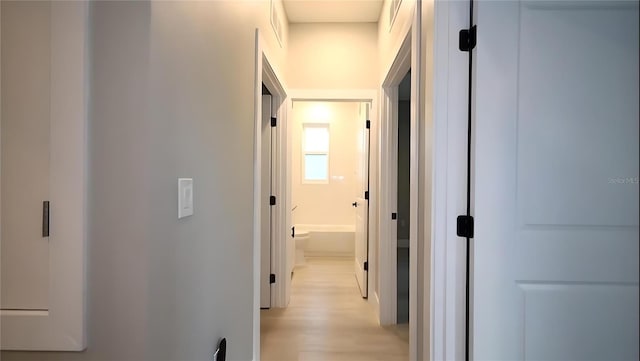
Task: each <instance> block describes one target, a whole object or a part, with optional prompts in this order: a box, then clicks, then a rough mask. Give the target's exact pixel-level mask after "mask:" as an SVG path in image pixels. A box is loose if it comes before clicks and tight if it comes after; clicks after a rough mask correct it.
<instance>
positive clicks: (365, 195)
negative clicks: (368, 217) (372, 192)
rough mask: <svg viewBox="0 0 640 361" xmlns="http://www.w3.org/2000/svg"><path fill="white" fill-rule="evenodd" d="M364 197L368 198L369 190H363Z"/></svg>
mask: <svg viewBox="0 0 640 361" xmlns="http://www.w3.org/2000/svg"><path fill="white" fill-rule="evenodd" d="M364 199H366V200H369V191H365V192H364Z"/></svg>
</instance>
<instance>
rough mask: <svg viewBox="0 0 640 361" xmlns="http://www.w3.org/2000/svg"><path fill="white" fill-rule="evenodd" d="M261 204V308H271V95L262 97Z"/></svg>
mask: <svg viewBox="0 0 640 361" xmlns="http://www.w3.org/2000/svg"><path fill="white" fill-rule="evenodd" d="M261 132H262V143H261V154H262V179H261V185H260V186H261V191H260V194H261V195H262V202H260V207H261V208H262V209H261V210H260V218H261V219H260V239H261V243H260V308H270V307H271V282H270V281H271V279H270V277H271V206H270V199H269V198H270V196H271V95H269V94H263V95H262V129H261Z"/></svg>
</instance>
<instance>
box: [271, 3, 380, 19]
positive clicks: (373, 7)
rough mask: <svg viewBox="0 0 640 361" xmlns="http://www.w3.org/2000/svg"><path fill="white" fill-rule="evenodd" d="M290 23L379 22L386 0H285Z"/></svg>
mask: <svg viewBox="0 0 640 361" xmlns="http://www.w3.org/2000/svg"><path fill="white" fill-rule="evenodd" d="M283 2H284V9H285V11H286V12H287V18H288V19H289V22H290V23H377V22H378V19H379V18H380V11H381V10H382V3H383V2H384V0H284V1H283Z"/></svg>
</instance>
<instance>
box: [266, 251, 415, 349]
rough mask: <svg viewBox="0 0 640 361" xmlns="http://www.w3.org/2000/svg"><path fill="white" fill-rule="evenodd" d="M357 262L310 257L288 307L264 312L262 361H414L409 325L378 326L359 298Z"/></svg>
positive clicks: (294, 285)
mask: <svg viewBox="0 0 640 361" xmlns="http://www.w3.org/2000/svg"><path fill="white" fill-rule="evenodd" d="M353 262H354V261H353V259H350V258H311V257H310V258H308V259H307V265H306V266H304V267H299V268H296V270H295V271H294V276H293V280H292V291H291V302H290V304H289V307H287V308H285V309H270V310H262V311H261V313H260V315H261V342H260V344H261V350H260V351H261V359H262V360H263V361H292V360H298V361H406V360H408V359H409V329H408V325H399V326H393V327H381V326H379V325H378V322H377V320H376V317H375V311H374V309H373V308H372V307H371V306H370V305H369V304H368V303H367V301H366V300H364V299H362V297H361V296H360V291H359V289H358V285H357V283H356V279H355V274H354V266H353Z"/></svg>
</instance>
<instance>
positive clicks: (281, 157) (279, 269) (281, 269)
mask: <svg viewBox="0 0 640 361" xmlns="http://www.w3.org/2000/svg"><path fill="white" fill-rule="evenodd" d="M255 42H256V43H255V51H256V52H255V84H254V152H253V156H254V168H253V172H254V179H253V194H254V198H253V267H254V268H253V360H256V361H259V360H260V273H261V268H260V257H261V254H260V248H261V247H260V246H261V241H260V221H261V214H260V200H261V199H263V197H262V194H261V180H262V164H261V162H262V157H261V156H262V154H261V152H262V147H261V145H262V144H261V143H262V136H261V127H262V83H264V84H265V85H266V86H267V88H269V90H270V91H271V93H272V94H271V95H272V99H273V106H272V112H273V116H276V117H277V118H278V126H277V127H276V134H277V137H278V140H276V146H275V150H276V158H275V159H274V164H273V166H274V172H273V173H274V177H273V178H272V190H273V192H274V195H275V196H276V198H277V199H278V201H277V202H276V205H275V206H273V207H271V211H272V212H273V213H272V214H273V215H274V217H272V218H273V220H272V222H273V223H272V224H274V225H276V227H274V229H272V236H273V239H272V245H271V246H272V250H273V251H272V256H271V264H272V265H273V266H274V267H275V268H274V273H275V274H276V278H279V279H283V278H284V279H288V280H290V278H289V277H287V274H288V272H287V269H288V268H289V265H288V263H287V258H286V249H287V240H288V238H289V237H287V236H286V235H287V234H288V232H287V229H288V226H287V225H288V224H290V223H291V219H290V218H291V216H290V214H289V213H290V212H288V211H287V210H288V209H290V204H291V200H290V199H288V196H287V194H288V192H287V190H286V188H285V187H286V183H284V182H281V181H280V179H282V178H283V177H286V176H287V174H288V172H289V170H288V169H287V168H288V167H286V164H288V162H287V158H286V157H287V152H286V151H283V148H284V147H286V142H284V141H283V139H286V134H287V133H288V129H287V125H286V124H287V121H286V119H287V111H286V104H288V102H287V101H286V99H287V93H286V91H285V89H286V88H285V86H284V84H283V83H282V82H281V81H280V79H282V78H281V77H279V76H278V75H277V74H278V72H277V71H276V69H274V67H273V63H272V62H270V60H269V59H271V57H270V56H269V51H268V50H267V49H266V48H265V45H264V44H266V43H265V41H264V39H263V37H262V34H261V33H260V30H259V29H256V38H255ZM284 149H286V148H284ZM283 253H284V256H285V257H284V258H281V257H282V254H283ZM287 299H288V289H287V287H286V282H276V283H275V284H273V285H272V288H271V306H272V307H284V306H285V305H286V300H287Z"/></svg>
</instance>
